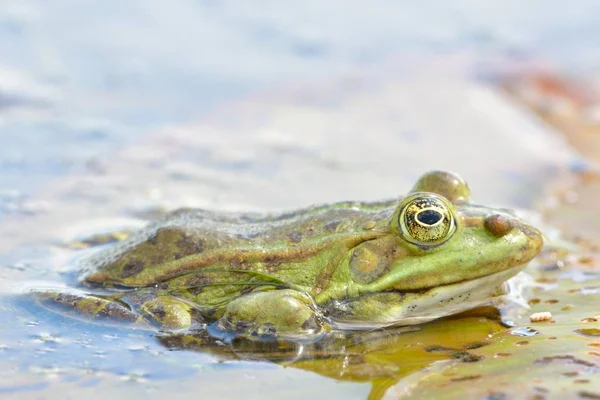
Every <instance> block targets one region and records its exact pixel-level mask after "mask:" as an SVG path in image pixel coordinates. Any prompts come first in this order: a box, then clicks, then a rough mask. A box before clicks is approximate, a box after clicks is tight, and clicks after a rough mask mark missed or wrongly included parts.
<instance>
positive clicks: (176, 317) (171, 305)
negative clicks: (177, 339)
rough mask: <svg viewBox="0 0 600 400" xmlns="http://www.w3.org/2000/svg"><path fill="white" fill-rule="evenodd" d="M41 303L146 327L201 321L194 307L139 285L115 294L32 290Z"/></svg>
mask: <svg viewBox="0 0 600 400" xmlns="http://www.w3.org/2000/svg"><path fill="white" fill-rule="evenodd" d="M32 294H33V296H34V297H35V299H36V300H37V302H38V303H39V304H40V305H42V306H43V307H45V308H47V309H50V310H51V311H54V312H58V313H60V314H63V315H66V316H69V317H74V318H77V319H85V320H86V321H90V322H98V323H102V324H106V323H109V324H110V323H127V324H130V325H134V326H136V327H140V328H146V329H156V328H162V329H185V328H190V327H193V325H194V324H196V323H199V322H201V317H199V315H198V314H197V313H196V312H195V310H194V309H193V308H192V306H190V305H189V304H187V303H186V302H183V301H181V300H179V299H177V298H175V297H172V296H169V295H161V294H160V293H158V292H157V291H156V289H153V288H148V289H140V290H136V291H132V292H125V293H120V294H115V295H106V296H105V295H95V294H89V293H86V292H82V291H64V292H63V291H57V290H44V291H34V292H32Z"/></svg>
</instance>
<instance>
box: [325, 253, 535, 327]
mask: <svg viewBox="0 0 600 400" xmlns="http://www.w3.org/2000/svg"><path fill="white" fill-rule="evenodd" d="M526 265H527V263H524V264H519V265H516V266H514V267H511V268H508V269H505V270H502V271H499V272H495V273H493V274H490V275H486V276H482V277H479V278H474V279H469V280H463V281H460V282H455V283H451V284H447V285H442V286H436V287H432V288H429V289H424V290H420V291H415V292H401V291H395V292H391V293H390V292H387V293H380V294H374V295H367V296H369V297H370V298H369V299H368V300H369V302H370V305H369V309H370V310H371V311H370V314H371V315H368V314H367V313H365V314H364V315H360V313H358V314H357V313H355V314H353V315H348V314H346V315H343V314H341V315H336V316H332V318H331V324H332V325H333V326H334V327H336V328H338V329H373V328H379V327H386V326H393V325H416V324H421V323H425V322H428V321H431V320H434V319H437V318H441V317H445V316H448V315H452V314H457V313H460V312H462V311H466V310H469V309H472V308H475V307H479V306H482V305H487V304H494V303H499V302H500V300H501V299H506V298H509V296H515V298H517V297H518V293H517V294H515V293H511V285H510V284H509V283H507V282H506V281H507V280H508V279H510V278H512V277H514V276H515V275H517V274H518V273H519V272H520V271H522V270H523V268H525V266H526ZM513 292H514V289H513ZM393 295H395V297H392V298H390V296H393ZM378 297H379V299H378ZM353 302H361V299H358V300H354V301H353ZM377 302H379V303H380V304H377ZM519 304H520V305H523V306H525V307H526V306H527V305H526V304H525V303H523V302H520V301H519ZM350 308H352V309H353V310H356V309H357V308H356V307H352V306H351V307H350ZM374 310H377V312H373V311H374Z"/></svg>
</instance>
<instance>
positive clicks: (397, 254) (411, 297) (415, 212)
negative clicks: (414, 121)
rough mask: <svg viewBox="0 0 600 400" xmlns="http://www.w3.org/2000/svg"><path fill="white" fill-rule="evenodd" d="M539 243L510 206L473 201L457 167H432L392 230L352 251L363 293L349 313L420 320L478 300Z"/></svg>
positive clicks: (394, 219)
mask: <svg viewBox="0 0 600 400" xmlns="http://www.w3.org/2000/svg"><path fill="white" fill-rule="evenodd" d="M542 244H543V241H542V235H541V233H540V232H539V231H538V230H537V229H535V228H533V227H532V226H530V225H528V224H527V223H525V222H524V221H522V220H521V219H519V218H517V217H516V216H515V215H514V214H513V213H512V212H510V211H507V210H504V209H494V208H488V207H483V206H478V205H473V204H471V203H470V191H469V188H468V186H467V184H466V183H465V182H464V181H463V180H462V179H461V178H460V177H458V176H457V175H454V174H451V173H447V172H441V171H435V172H430V173H428V174H426V175H424V176H423V177H421V179H419V181H418V182H417V183H416V185H415V186H414V188H413V190H412V192H411V193H410V194H409V195H408V196H407V197H405V198H404V199H402V200H401V201H400V203H399V204H398V206H397V207H396V209H395V211H394V213H393V214H392V216H391V220H390V221H389V233H388V234H387V235H386V236H385V237H384V238H382V239H378V243H369V242H365V243H363V244H362V245H361V246H363V247H362V248H359V249H357V250H355V251H354V253H353V255H352V257H351V260H350V274H351V277H352V279H353V281H354V282H356V283H359V284H360V285H361V286H360V292H361V293H363V294H365V296H362V295H361V296H358V298H357V299H355V300H353V301H354V302H355V304H354V305H353V313H354V315H353V316H352V317H354V318H352V319H355V318H356V319H361V318H364V317H365V316H364V315H363V317H361V316H360V315H358V314H362V312H359V311H358V310H359V309H361V308H364V312H366V313H367V314H369V315H371V317H369V318H365V319H369V320H370V321H371V322H375V321H373V319H375V320H380V322H382V323H397V322H401V321H412V320H414V321H413V322H412V323H415V322H423V321H426V320H430V319H433V318H437V317H440V316H443V315H447V314H452V313H455V312H459V311H462V310H464V309H468V308H470V307H473V306H474V305H477V304H475V303H478V304H481V303H482V302H483V300H485V299H489V298H490V297H492V296H493V295H494V294H497V292H498V288H499V287H501V285H502V283H503V282H504V281H506V280H507V279H509V278H510V277H512V276H514V275H515V274H517V273H518V272H519V271H520V270H521V269H522V268H523V267H524V266H525V265H526V263H527V262H529V261H530V260H531V259H532V258H534V257H535V256H536V255H537V254H538V253H539V251H540V250H541V248H542ZM381 266H384V267H385V268H381V269H380V271H378V272H379V273H376V274H373V268H375V269H377V268H379V267H381ZM356 302H358V303H356ZM347 316H348V315H347ZM342 319H344V318H342ZM408 323H411V322H408Z"/></svg>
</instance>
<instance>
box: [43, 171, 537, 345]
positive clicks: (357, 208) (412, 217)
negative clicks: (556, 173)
mask: <svg viewBox="0 0 600 400" xmlns="http://www.w3.org/2000/svg"><path fill="white" fill-rule="evenodd" d="M542 246H543V239H542V234H541V232H540V231H539V230H538V229H536V228H534V227H533V226H531V225H530V224H528V223H527V222H525V221H524V220H522V219H521V218H519V217H517V216H516V214H515V213H514V212H513V211H512V210H509V209H504V208H493V207H486V206H483V205H477V204H475V203H472V201H471V190H470V188H469V185H468V184H467V183H466V182H465V180H464V179H463V178H462V177H461V176H460V175H458V174H456V173H453V172H448V171H441V170H434V171H430V172H427V173H425V174H423V175H422V176H421V177H420V178H419V179H418V180H417V181H416V183H415V184H414V185H413V187H412V189H411V190H410V191H409V192H408V194H407V195H405V196H401V197H398V198H394V199H391V200H385V201H377V202H366V201H345V202H338V203H333V204H327V205H317V206H311V207H308V208H304V209H300V210H297V211H292V212H283V213H266V214H264V213H248V212H217V211H210V210H205V209H193V208H184V209H180V210H176V211H173V212H171V213H169V214H167V215H166V216H164V217H163V218H161V219H159V220H157V221H155V222H151V223H149V225H147V226H146V227H145V228H143V229H141V230H140V231H138V232H137V233H134V234H132V235H131V236H129V237H128V238H126V239H123V240H121V241H120V242H118V243H116V244H114V245H112V247H110V248H107V249H102V250H100V251H98V252H97V253H95V254H93V255H91V256H90V257H89V258H88V259H86V260H85V261H84V262H83V265H84V267H83V274H82V277H81V278H80V280H79V284H78V287H77V288H72V289H60V290H58V289H56V290H52V289H44V290H34V291H33V293H34V295H35V297H36V299H37V301H38V302H39V303H40V304H41V305H43V306H45V307H47V308H50V309H52V310H54V311H58V312H61V313H64V314H67V315H70V316H76V317H78V318H84V319H85V320H87V321H91V322H95V323H119V324H120V323H122V322H126V323H128V324H132V325H134V326H135V327H140V328H144V329H153V330H156V331H160V332H162V333H164V332H167V333H168V332H182V331H189V330H195V329H212V330H214V331H215V332H229V333H232V334H235V335H236V336H242V337H247V338H283V339H290V338H291V339H305V338H314V337H318V336H319V335H323V334H324V333H327V332H331V331H332V330H364V329H378V328H385V327H389V326H403V325H404V326H408V325H418V324H422V323H426V322H428V321H431V320H434V319H438V318H441V317H445V316H448V315H453V314H457V313H460V312H463V311H466V310H469V309H471V308H475V307H477V306H480V305H482V304H486V303H489V302H490V301H492V300H493V299H497V298H499V297H500V296H502V295H503V294H504V293H505V290H504V288H505V282H506V281H507V280H508V279H510V278H511V277H513V276H515V275H516V274H517V273H519V272H520V271H521V270H523V268H524V267H525V266H526V265H527V264H528V263H529V261H531V260H532V259H533V258H534V257H535V256H536V255H537V254H538V253H539V252H540V250H541V248H542Z"/></svg>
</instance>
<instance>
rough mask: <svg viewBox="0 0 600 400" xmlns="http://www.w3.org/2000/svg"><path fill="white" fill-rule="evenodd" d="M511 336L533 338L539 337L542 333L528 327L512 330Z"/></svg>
mask: <svg viewBox="0 0 600 400" xmlns="http://www.w3.org/2000/svg"><path fill="white" fill-rule="evenodd" d="M510 334H511V335H515V336H523V337H531V336H535V335H539V334H540V332H539V331H538V330H535V329H533V328H530V327H528V326H523V327H520V328H515V329H511V330H510Z"/></svg>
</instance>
